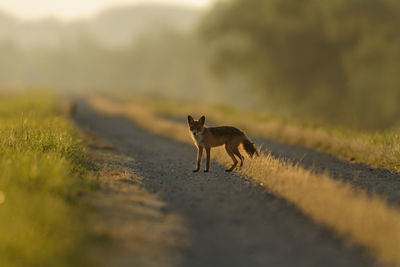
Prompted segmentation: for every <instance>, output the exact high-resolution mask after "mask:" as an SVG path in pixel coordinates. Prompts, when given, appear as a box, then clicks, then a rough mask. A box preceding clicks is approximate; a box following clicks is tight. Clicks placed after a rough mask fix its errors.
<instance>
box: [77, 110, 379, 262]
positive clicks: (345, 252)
mask: <svg viewBox="0 0 400 267" xmlns="http://www.w3.org/2000/svg"><path fill="white" fill-rule="evenodd" d="M76 121H77V124H78V125H79V126H80V127H81V128H82V129H84V130H86V131H90V132H91V133H93V134H97V135H101V136H102V137H103V138H105V139H106V140H107V141H108V142H109V143H110V144H112V146H115V147H117V148H118V150H117V151H113V154H114V156H116V157H121V158H123V157H128V158H129V159H131V160H128V161H124V162H123V165H124V166H125V167H126V172H132V174H131V175H130V174H129V173H128V175H127V179H128V182H126V179H125V181H121V182H118V181H115V182H114V186H115V183H116V184H117V185H118V186H117V187H118V188H119V190H113V191H111V193H109V195H111V196H112V197H110V198H109V201H106V202H107V203H104V204H97V206H96V208H97V209H99V210H100V212H103V216H100V220H101V219H104V220H110V218H112V216H119V217H121V221H123V223H122V224H120V225H118V224H116V223H115V221H114V222H113V223H107V222H105V223H104V225H105V227H110V228H113V229H114V230H115V229H118V230H119V231H122V232H123V233H125V234H123V235H119V236H118V235H117V236H114V240H113V243H114V244H118V243H119V241H120V242H130V243H131V244H135V243H139V245H142V246H146V245H148V244H147V243H146V242H141V240H135V239H134V236H132V238H129V237H130V235H129V231H130V230H129V229H125V230H126V231H124V227H125V228H129V227H131V228H132V227H133V228H135V227H134V226H135V224H136V223H137V221H138V220H137V219H135V216H133V215H132V214H129V211H130V209H129V205H132V206H135V205H137V202H126V201H121V200H118V201H114V200H113V199H114V197H115V195H117V198H116V199H118V195H119V194H121V192H125V193H126V192H128V193H129V194H135V190H129V188H132V186H137V185H134V183H133V182H132V183H130V182H129V179H133V178H130V177H141V178H140V187H141V189H142V190H144V191H146V194H151V195H152V196H153V197H154V198H156V199H158V201H160V202H162V203H164V204H163V205H153V206H151V207H149V208H150V209H155V210H157V212H158V213H159V214H160V215H157V216H149V217H148V224H146V218H147V217H141V218H140V223H141V224H143V223H144V224H145V225H148V226H149V227H150V226H151V227H154V228H153V229H150V231H151V232H153V233H159V235H165V236H166V238H170V239H172V241H171V242H166V244H168V251H169V252H170V255H171V257H173V259H171V260H169V259H168V256H165V255H163V256H162V257H160V259H161V260H160V261H154V259H153V258H154V257H157V248H154V249H153V250H155V251H153V254H151V255H152V256H151V257H153V258H152V259H145V258H144V259H141V261H140V264H141V266H157V265H158V266H305V267H306V266H307V267H312V266H352V267H354V266H376V263H374V262H373V261H372V260H371V259H370V258H369V257H367V256H365V254H364V253H363V252H362V251H361V250H360V249H358V248H356V247H354V246H352V245H349V244H346V243H345V242H344V241H342V240H339V239H337V238H335V237H334V235H333V234H332V233H331V232H330V231H327V230H324V229H322V228H321V227H320V226H318V225H316V224H314V223H313V222H312V221H311V220H309V219H308V218H307V217H305V216H304V215H303V214H302V213H301V212H300V211H298V210H297V209H296V208H295V207H294V206H293V205H290V204H288V203H287V202H285V201H284V200H282V199H279V198H277V197H275V196H273V195H270V194H267V193H265V191H264V189H263V188H261V187H259V186H257V185H255V184H253V183H252V182H251V181H250V180H248V179H246V178H244V177H238V176H236V175H234V174H227V173H225V172H224V170H223V167H222V166H219V165H218V164H217V163H215V162H213V163H212V170H211V172H210V173H202V172H200V173H192V172H191V170H192V168H193V167H194V163H195V157H196V154H195V149H194V147H191V146H188V145H185V144H182V143H178V142H175V141H172V140H169V139H166V138H163V137H160V136H154V135H152V134H149V133H147V132H145V131H143V130H141V129H139V128H138V127H136V126H135V125H133V124H132V123H131V122H130V121H128V120H126V119H123V118H119V117H111V116H107V115H101V114H98V113H95V112H93V111H92V110H91V109H90V108H88V107H87V106H86V105H85V104H83V103H81V104H80V105H79V108H78V114H77V117H76ZM110 179H112V177H110ZM125 193H124V194H125ZM95 202H96V201H95ZM142 206H143V205H142ZM121 214H126V216H123V215H121ZM133 214H134V213H133ZM169 215H173V216H175V217H179V218H180V220H173V222H176V224H179V226H180V227H182V228H184V229H182V231H176V229H175V230H173V231H170V228H168V227H167V228H165V227H163V223H164V222H166V218H170V216H169ZM155 222H156V223H155ZM166 223H167V222H166ZM113 229H109V230H110V231H112V230H113ZM165 229H169V230H165ZM106 230H107V229H106ZM106 230H105V231H106ZM164 230H165V231H167V232H168V233H167V234H166V233H165V231H164ZM171 233H172V234H173V233H176V235H178V236H171ZM136 245H137V244H136ZM108 255H109V256H108V257H115V258H118V257H122V256H121V255H123V258H124V261H123V262H122V261H121V262H120V266H139V265H137V260H136V259H135V258H134V255H132V259H129V255H130V254H129V246H126V247H124V248H120V249H118V250H116V251H114V252H113V253H109V254H108ZM149 255H150V254H149ZM149 257H150V256H149ZM165 257H167V258H165ZM110 262H113V261H112V260H111V261H110ZM114 263H115V261H114ZM130 263H131V264H130ZM133 263H135V264H134V265H132V264H133ZM147 263H149V264H147ZM150 263H152V264H150ZM161 263H165V264H161ZM114 266H115V265H114Z"/></svg>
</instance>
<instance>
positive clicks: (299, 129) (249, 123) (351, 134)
mask: <svg viewBox="0 0 400 267" xmlns="http://www.w3.org/2000/svg"><path fill="white" fill-rule="evenodd" d="M118 100H119V101H120V99H118ZM125 101H127V100H126V99H125ZM128 102H129V103H136V104H139V105H146V106H148V107H150V108H151V109H152V110H154V111H155V113H156V114H159V115H161V116H165V117H179V118H186V116H187V115H188V114H192V115H194V116H195V117H200V116H201V115H206V117H207V121H209V122H210V121H211V122H213V123H215V124H219V125H221V124H223V125H236V126H239V127H240V128H243V129H246V130H247V131H248V132H249V134H251V135H253V136H258V137H263V138H268V139H273V140H276V141H279V142H283V143H287V144H295V145H299V146H304V147H307V148H312V149H315V150H318V151H321V152H327V153H330V154H334V155H336V156H338V157H340V158H342V159H346V160H349V161H354V162H359V163H364V164H367V165H369V166H371V167H375V168H385V169H388V170H392V171H397V172H399V171H400V161H399V159H400V135H399V134H398V131H395V130H393V131H386V132H375V133H371V132H366V131H355V130H350V129H343V128H338V127H336V128H333V127H329V126H323V125H319V124H305V123H304V122H298V121H288V120H283V119H278V118H276V117H273V116H271V115H267V114H260V113H254V112H246V111H240V110H238V109H236V108H233V107H231V106H226V105H204V104H201V103H188V102H180V101H175V100H166V99H161V98H157V97H152V98H151V99H149V98H148V97H143V96H142V97H134V98H130V99H129V100H128Z"/></svg>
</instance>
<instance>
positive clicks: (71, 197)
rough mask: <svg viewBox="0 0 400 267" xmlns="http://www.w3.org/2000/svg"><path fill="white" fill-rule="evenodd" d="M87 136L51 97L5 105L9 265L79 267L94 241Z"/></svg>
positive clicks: (2, 239)
mask: <svg viewBox="0 0 400 267" xmlns="http://www.w3.org/2000/svg"><path fill="white" fill-rule="evenodd" d="M79 140H80V136H79V133H78V132H77V130H76V129H75V128H74V126H73V124H72V123H71V122H70V121H69V120H68V119H67V118H65V117H64V116H63V115H62V112H61V111H60V110H59V108H58V105H57V99H56V98H55V97H54V96H52V95H49V94H28V95H24V96H22V95H15V96H3V97H1V98H0V218H1V220H0V263H1V266H9V267H12V266H75V265H82V264H84V262H85V259H84V257H82V253H80V250H82V249H83V248H84V246H85V244H86V242H87V240H88V239H89V235H88V233H87V228H86V227H87V225H85V220H84V208H83V207H81V206H80V205H79V201H77V196H78V195H79V194H80V193H84V192H87V191H89V190H91V188H92V185H93V183H90V182H88V181H87V180H86V179H85V175H86V172H85V166H86V165H85V164H86V161H85V158H84V153H83V148H82V147H81V146H80V144H79V142H80V141H79Z"/></svg>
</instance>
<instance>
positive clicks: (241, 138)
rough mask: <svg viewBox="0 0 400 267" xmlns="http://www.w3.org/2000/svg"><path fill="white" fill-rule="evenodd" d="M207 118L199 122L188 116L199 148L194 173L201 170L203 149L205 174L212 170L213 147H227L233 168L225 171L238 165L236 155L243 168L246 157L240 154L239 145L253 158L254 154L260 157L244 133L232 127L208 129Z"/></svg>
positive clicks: (195, 142) (191, 131) (190, 127)
mask: <svg viewBox="0 0 400 267" xmlns="http://www.w3.org/2000/svg"><path fill="white" fill-rule="evenodd" d="M205 120H206V118H205V117H204V116H202V117H201V118H200V119H199V120H197V121H196V120H194V119H193V117H192V116H190V115H189V116H188V124H189V131H190V133H191V136H192V138H193V142H194V144H195V145H196V147H197V168H196V169H195V170H193V172H198V171H199V170H200V163H201V159H202V156H203V149H204V148H205V149H206V153H207V166H206V169H205V170H204V172H208V171H209V169H210V153H211V148H212V147H217V146H222V145H225V149H226V152H227V153H228V155H229V156H230V157H231V158H232V160H233V165H232V167H231V168H229V169H227V170H225V171H227V172H231V171H232V170H233V169H235V167H236V165H237V164H238V161H237V159H236V158H235V155H236V156H237V157H238V158H239V159H240V166H243V161H244V157H243V156H242V155H241V154H240V152H239V145H240V144H242V145H243V148H244V150H245V151H246V153H247V154H248V155H249V156H250V158H252V157H253V155H254V154H256V155H257V156H259V154H258V151H257V149H256V147H255V146H254V143H253V142H251V141H250V140H249V138H248V137H247V136H246V134H245V133H244V132H242V131H241V130H239V129H238V128H235V127H232V126H220V127H206V126H204V123H205Z"/></svg>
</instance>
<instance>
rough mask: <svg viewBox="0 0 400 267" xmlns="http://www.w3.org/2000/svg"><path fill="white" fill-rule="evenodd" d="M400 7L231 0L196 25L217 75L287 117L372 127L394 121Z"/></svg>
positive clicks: (354, 1)
mask: <svg viewBox="0 0 400 267" xmlns="http://www.w3.org/2000/svg"><path fill="white" fill-rule="evenodd" d="M399 26H400V2H398V1H394V0H331V1H328V2H327V1H317V0H264V1H259V0H230V1H221V2H219V3H218V4H216V5H215V8H214V9H212V10H211V11H210V12H209V13H208V14H207V16H205V17H204V19H203V22H202V25H201V33H202V35H203V36H204V37H205V38H206V40H209V41H213V42H214V43H215V45H216V46H217V47H218V50H217V53H216V55H215V61H214V62H215V64H214V69H215V70H216V72H217V74H219V75H226V74H235V73H244V74H245V75H246V76H247V77H248V78H249V79H250V80H251V81H253V84H254V85H255V86H256V87H257V88H262V91H263V92H264V95H265V97H266V99H269V102H268V103H269V104H270V105H273V104H275V108H281V109H282V104H283V106H284V107H285V109H290V110H291V112H292V114H296V115H302V116H308V117H310V116H312V117H313V118H319V119H324V120H325V121H326V120H327V121H329V122H335V123H347V124H352V125H355V126H359V127H360V126H362V127H366V128H371V129H376V128H384V127H389V126H392V125H393V123H394V122H395V121H397V122H398V121H399V119H398V118H400V105H399V104H400V103H399V100H400V98H399V97H400V75H399V74H398V72H399V67H400V32H399V30H398V29H399Z"/></svg>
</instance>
